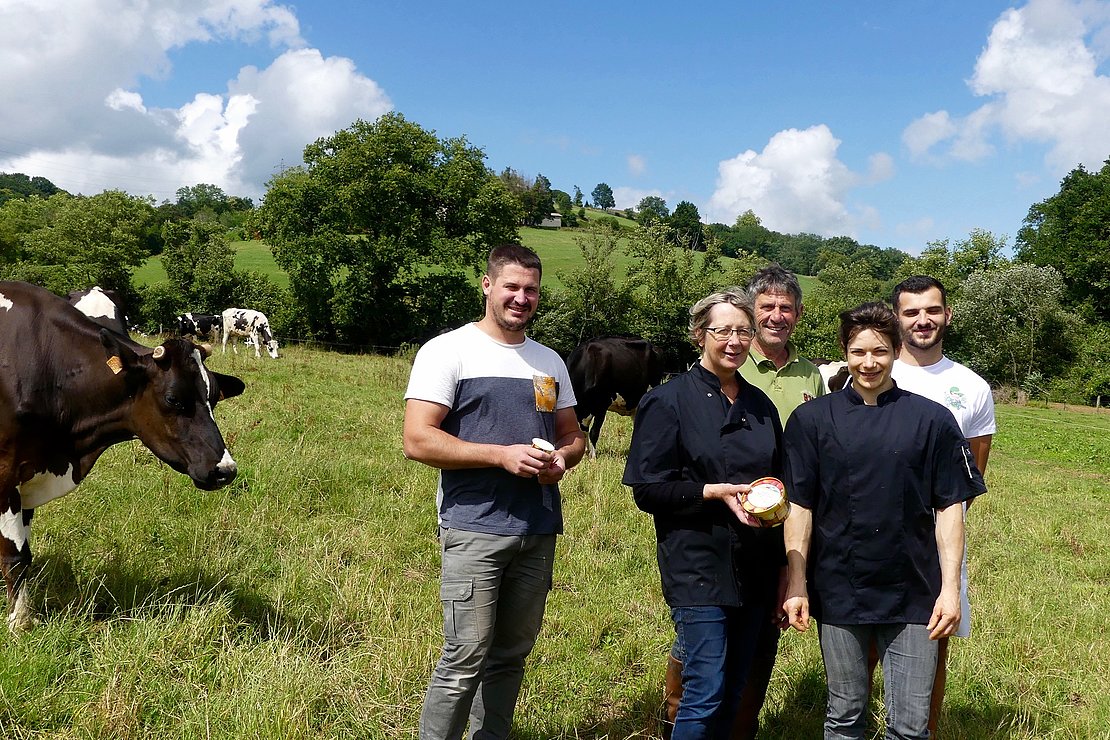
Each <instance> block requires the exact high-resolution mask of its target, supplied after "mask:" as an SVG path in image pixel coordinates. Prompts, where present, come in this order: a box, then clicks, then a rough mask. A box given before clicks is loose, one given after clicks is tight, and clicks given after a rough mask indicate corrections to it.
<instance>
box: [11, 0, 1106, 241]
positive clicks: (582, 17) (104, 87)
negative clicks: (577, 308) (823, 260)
mask: <svg viewBox="0 0 1110 740" xmlns="http://www.w3.org/2000/svg"><path fill="white" fill-rule="evenodd" d="M1108 53H1110V2H1107V1H1106V0H1099V1H1097V2H1095V1H1092V0H1030V1H1029V2H1023V3H1016V4H1011V3H1005V2H987V1H982V2H966V0H962V1H959V2H956V1H952V0H928V1H927V0H899V1H898V2H889V1H888V0H882V1H864V0H860V1H859V2H853V3H830V2H827V0H808V1H804V2H803V1H799V2H790V3H764V2H758V3H757V2H751V1H748V2H736V1H735V0H733V1H732V2H704V3H690V4H685V5H683V4H678V3H673V2H668V3H659V2H650V1H648V2H641V3H637V4H619V3H617V4H615V3H608V4H601V3H598V4H587V3H578V2H569V3H564V4H561V5H535V4H527V3H519V2H478V3H455V2H419V0H409V1H408V2H394V1H386V0H382V1H375V2H365V1H364V0H362V1H358V0H335V1H331V2H313V3H304V4H303V5H283V4H279V3H275V2H269V1H268V0H194V1H193V2H190V3H182V2H179V1H177V0H6V2H4V3H2V4H0V100H3V101H5V102H4V105H3V106H0V171H8V172H13V171H19V172H24V173H27V174H29V175H42V176H45V177H48V178H50V179H51V180H52V181H54V182H55V183H56V184H58V185H59V186H61V187H64V188H66V189H67V190H70V191H72V192H84V193H95V192H100V191H101V190H103V189H106V188H119V189H123V190H126V191H128V192H132V193H136V194H150V195H153V196H154V197H155V198H156V199H157V200H159V201H161V200H164V199H170V200H172V199H173V198H174V193H175V191H176V190H177V188H179V187H181V186H183V185H192V184H196V183H198V182H207V183H214V184H217V185H219V186H220V187H222V188H223V189H224V190H225V191H226V192H228V193H230V194H238V195H249V196H251V197H254V198H256V199H257V198H260V197H261V196H263V195H264V193H265V183H266V180H267V179H268V178H269V177H270V176H271V175H272V174H274V173H275V172H276V171H278V170H279V169H280V168H281V167H283V166H289V165H292V164H296V163H299V162H300V161H301V151H302V149H303V147H304V145H305V144H307V143H309V142H311V141H313V140H314V139H315V138H317V137H319V136H326V135H329V134H331V133H332V132H334V131H336V130H338V129H341V128H344V127H346V126H349V125H350V124H351V123H352V122H353V121H354V120H355V119H357V118H364V119H373V118H375V117H377V116H379V115H381V114H382V113H384V112H386V111H390V110H394V111H399V112H401V113H403V114H404V115H405V116H406V117H407V118H409V119H410V120H413V121H415V122H417V123H419V124H420V125H422V126H424V127H425V128H428V129H434V130H435V131H436V132H437V133H438V134H439V135H441V136H460V135H465V136H466V137H467V138H468V139H469V140H470V141H471V142H472V143H474V144H476V145H478V146H480V147H482V148H483V149H484V150H485V151H486V154H487V162H488V164H489V166H490V167H491V168H493V169H495V170H500V169H502V168H504V167H507V166H508V167H512V168H514V169H515V170H517V171H518V172H521V173H522V174H525V175H528V176H534V175H536V174H543V175H545V176H546V177H547V178H548V179H550V180H551V182H552V184H553V185H554V186H555V187H557V188H560V189H562V190H566V191H568V192H573V188H574V186H575V185H577V186H579V187H580V188H581V189H582V190H583V191H584V192H585V193H586V194H587V195H588V194H589V192H590V191H591V190H592V189H593V187H594V186H595V185H596V184H597V183H598V182H602V181H604V182H606V183H608V184H609V185H610V186H611V187H612V188H613V190H614V193H615V195H616V198H617V204H618V206H620V207H628V206H635V205H636V204H637V203H638V202H639V200H640V198H642V197H643V196H644V195H660V196H662V197H663V198H664V199H666V201H667V203H668V204H669V205H670V206H671V207H672V208H673V207H674V206H675V205H676V204H677V203H678V202H679V201H681V200H689V201H692V202H693V203H695V204H696V205H697V206H698V208H699V210H700V212H701V214H702V217H703V220H705V221H707V222H709V221H720V222H725V223H732V222H733V221H734V220H735V218H736V216H737V215H738V214H740V213H742V212H744V211H746V210H748V209H751V210H753V211H755V213H756V214H757V215H758V216H760V218H761V219H762V220H763V222H764V224H765V225H767V226H769V227H770V228H773V229H776V230H778V231H784V232H790V233H796V232H801V231H807V232H813V233H819V234H822V235H826V236H833V235H841V234H845V235H849V236H852V237H854V238H856V239H858V240H859V241H861V242H864V243H871V244H876V245H878V246H880V247H897V248H900V249H905V250H907V251H909V252H918V251H920V249H921V248H922V247H924V246H925V244H926V243H927V242H929V241H932V240H936V239H946V238H947V239H952V240H956V239H961V238H964V237H966V236H967V234H968V233H969V232H970V231H971V230H972V229H974V228H984V229H988V230H990V231H992V232H994V233H995V234H996V235H1003V234H1005V235H1009V236H1010V237H1011V241H1012V237H1013V236H1014V235H1015V234H1016V233H1017V230H1018V228H1019V227H1020V226H1021V221H1022V219H1023V218H1024V217H1025V215H1026V213H1027V212H1028V209H1029V206H1030V205H1032V204H1033V203H1035V202H1038V201H1040V200H1043V199H1044V198H1046V197H1048V196H1050V195H1052V194H1053V193H1055V192H1056V190H1057V188H1058V184H1059V181H1060V179H1061V178H1062V177H1063V176H1064V175H1065V174H1066V173H1067V172H1068V171H1070V170H1071V169H1072V168H1074V167H1075V166H1077V165H1079V164H1080V163H1082V164H1084V165H1085V166H1087V167H1088V168H1093V169H1097V168H1099V167H1101V166H1102V163H1103V162H1104V160H1106V159H1107V157H1110V125H1108V123H1107V122H1108V121H1110V76H1108V72H1107V65H1106V59H1107V55H1108Z"/></svg>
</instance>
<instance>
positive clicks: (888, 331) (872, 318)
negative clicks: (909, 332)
mask: <svg viewBox="0 0 1110 740" xmlns="http://www.w3.org/2000/svg"><path fill="white" fill-rule="evenodd" d="M867 329H871V330H872V331H874V332H876V333H878V334H883V335H885V336H886V338H887V339H889V340H890V346H891V349H893V350H894V351H895V352H897V351H898V350H899V349H901V347H902V333H901V331H900V330H899V326H898V317H897V316H895V315H894V312H893V311H891V310H890V306H888V305H886V304H885V303H880V302H878V301H876V302H874V303H864V304H862V305H859V306H856V307H855V308H851V309H848V310H847V311H841V312H840V330H839V331H838V332H837V338H838V339H839V340H840V349H842V350H844V352H845V354H846V353H847V352H848V345H849V344H850V343H851V341H852V340H853V339H855V338H856V335H857V334H859V333H860V332H861V331H865V330H867Z"/></svg>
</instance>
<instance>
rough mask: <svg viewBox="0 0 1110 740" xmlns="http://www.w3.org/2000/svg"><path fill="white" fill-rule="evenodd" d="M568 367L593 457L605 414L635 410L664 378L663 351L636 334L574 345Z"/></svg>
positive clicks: (577, 409)
mask: <svg viewBox="0 0 1110 740" xmlns="http://www.w3.org/2000/svg"><path fill="white" fill-rule="evenodd" d="M567 370H568V371H569V372H570V382H571V385H572V386H573V387H574V397H575V399H576V400H577V402H578V405H577V406H576V407H575V412H576V413H577V415H578V423H579V424H581V425H582V430H583V431H588V437H589V444H590V457H595V456H596V455H597V449H596V448H597V439H598V437H599V436H600V435H601V425H602V423H604V421H605V413H606V412H607V411H615V412H616V413H618V414H621V415H622V416H631V415H633V414H634V413H635V411H636V406H637V405H639V403H640V399H641V398H642V397H643V395H644V394H645V393H647V391H648V389H649V388H651V387H652V386H655V385H659V383H660V381H662V379H663V354H662V353H661V352H660V351H659V350H658V348H656V347H655V346H653V345H652V344H651V342H649V341H647V340H646V339H642V338H640V337H636V336H627V335H620V336H604V337H594V338H593V339H588V340H586V341H585V342H583V343H582V344H580V345H578V346H577V347H575V348H574V351H573V352H571V353H570V357H568V358H567Z"/></svg>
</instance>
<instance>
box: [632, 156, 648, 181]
mask: <svg viewBox="0 0 1110 740" xmlns="http://www.w3.org/2000/svg"><path fill="white" fill-rule="evenodd" d="M646 170H647V160H646V159H644V157H643V155H641V154H629V155H628V172H629V173H630V174H632V175H633V176H634V177H639V176H640V175H642V174H644V172H645V171H646Z"/></svg>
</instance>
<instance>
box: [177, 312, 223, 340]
mask: <svg viewBox="0 0 1110 740" xmlns="http://www.w3.org/2000/svg"><path fill="white" fill-rule="evenodd" d="M175 321H176V323H177V326H176V327H175V329H176V334H177V336H179V337H184V338H186V339H189V338H194V339H195V341H200V342H217V341H219V339H220V331H221V330H222V329H223V317H222V316H217V315H216V314H212V313H183V314H181V315H180V316H178V317H177V318H176V320H175Z"/></svg>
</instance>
